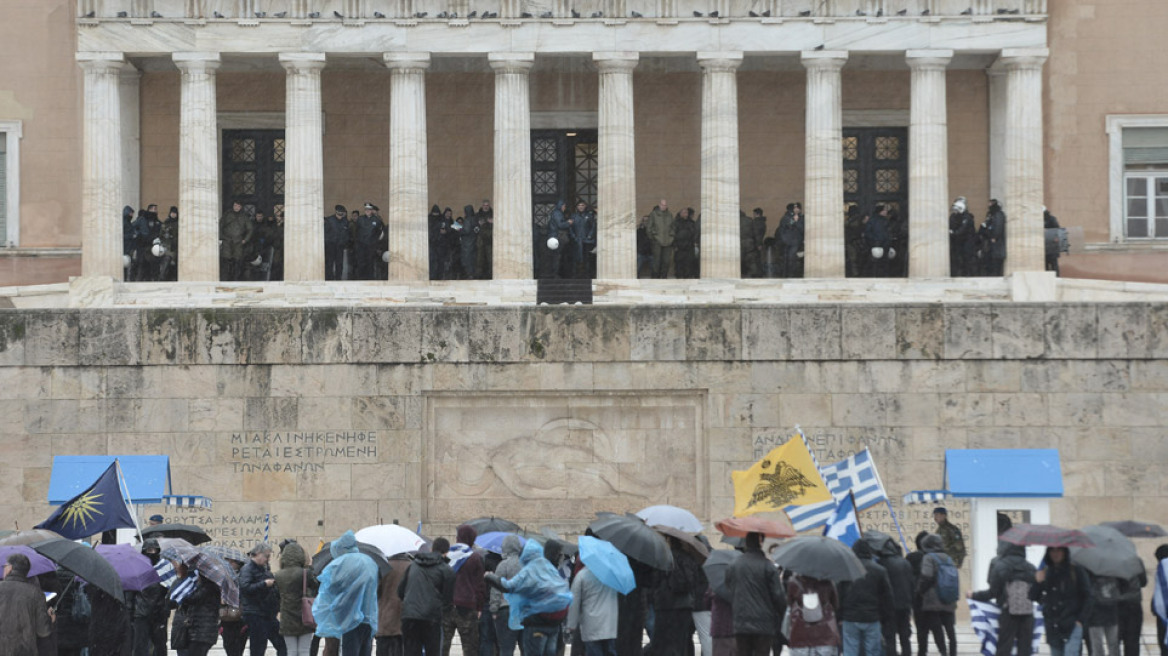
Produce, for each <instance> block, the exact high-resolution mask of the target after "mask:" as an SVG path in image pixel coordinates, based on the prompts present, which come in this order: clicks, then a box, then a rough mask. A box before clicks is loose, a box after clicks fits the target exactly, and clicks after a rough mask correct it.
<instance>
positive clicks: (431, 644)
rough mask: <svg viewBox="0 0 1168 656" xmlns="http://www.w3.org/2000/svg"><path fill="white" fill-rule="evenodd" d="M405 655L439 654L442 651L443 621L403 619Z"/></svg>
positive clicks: (429, 655)
mask: <svg viewBox="0 0 1168 656" xmlns="http://www.w3.org/2000/svg"><path fill="white" fill-rule="evenodd" d="M402 643H403V644H404V646H405V656H422V653H423V652H424V653H425V654H426V656H438V655H439V654H441V653H442V622H427V621H425V620H404V619H403V620H402Z"/></svg>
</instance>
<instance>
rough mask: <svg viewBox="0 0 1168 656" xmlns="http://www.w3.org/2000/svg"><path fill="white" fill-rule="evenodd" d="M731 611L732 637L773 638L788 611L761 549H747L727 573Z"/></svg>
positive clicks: (778, 581) (776, 573)
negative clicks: (781, 619)
mask: <svg viewBox="0 0 1168 656" xmlns="http://www.w3.org/2000/svg"><path fill="white" fill-rule="evenodd" d="M726 590H727V592H729V593H730V598H731V600H732V601H731V606H732V607H733V608H734V633H735V634H739V633H746V634H753V635H774V634H775V632H776V631H777V630H778V618H780V617H782V616H783V613H784V611H785V610H786V608H787V595H786V593H785V592H784V591H783V582H782V580H781V579H780V577H779V570H778V568H777V567H775V564H774V563H772V562H771V561H770V560H769V559H768V558H767V557H766V556H765V555H763V553H762V550H761V549H747V550H746V552H745V553H743V554H742V557H741V558H739V559H737V560H735V561H734V562H733V563H732V564H731V565H730V567H729V568H727V570H726Z"/></svg>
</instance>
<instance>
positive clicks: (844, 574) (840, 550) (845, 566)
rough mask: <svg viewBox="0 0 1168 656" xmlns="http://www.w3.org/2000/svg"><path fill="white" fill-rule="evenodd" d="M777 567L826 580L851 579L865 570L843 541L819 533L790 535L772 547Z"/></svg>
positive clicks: (860, 575)
mask: <svg viewBox="0 0 1168 656" xmlns="http://www.w3.org/2000/svg"><path fill="white" fill-rule="evenodd" d="M774 560H775V562H776V563H778V565H779V566H780V567H782V568H783V569H786V570H790V571H792V572H794V573H796V574H802V575H804V576H810V577H811V578H816V579H824V580H827V581H854V580H856V579H861V578H863V577H864V575H865V574H866V573H867V570H866V569H864V563H861V562H860V559H859V558H857V557H856V554H854V553H852V550H851V549H849V548H848V546H847V545H846V544H844V543H843V542H840V541H839V540H833V539H832V538H826V537H823V536H807V537H801V538H792V539H790V540H788V541H786V542H784V543H783V544H782V546H780V547H779V548H778V549H777V550H775V555H774Z"/></svg>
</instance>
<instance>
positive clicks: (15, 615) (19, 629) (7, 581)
mask: <svg viewBox="0 0 1168 656" xmlns="http://www.w3.org/2000/svg"><path fill="white" fill-rule="evenodd" d="M30 567H31V564H30V563H29V560H28V556H26V555H24V554H22V553H13V554H10V555H9V556H8V559H7V560H6V561H5V562H4V580H3V581H0V617H2V618H4V621H3V623H0V641H3V642H2V643H0V644H3V645H4V652H5V653H6V654H9V656H37V638H47V637H49V636H50V635H52V633H53V617H52V616H51V615H50V614H49V611H48V607H47V605H46V604H45V597H44V595H42V594H41V591H40V590H38V589H37V587H36V586H35V585H33V584H32V583H29V580H28V571H29V568H30Z"/></svg>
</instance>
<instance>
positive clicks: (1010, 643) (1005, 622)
mask: <svg viewBox="0 0 1168 656" xmlns="http://www.w3.org/2000/svg"><path fill="white" fill-rule="evenodd" d="M1033 640H1034V616H1033V615H1011V614H1010V613H1002V614H1001V616H1000V617H999V618H998V650H997V652H996V656H1010V651H1011V650H1013V648H1014V643H1017V644H1018V656H1030V646H1031V644H1032V643H1033Z"/></svg>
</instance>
